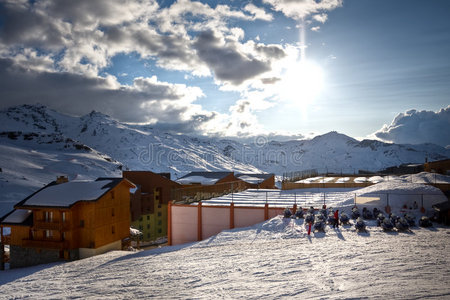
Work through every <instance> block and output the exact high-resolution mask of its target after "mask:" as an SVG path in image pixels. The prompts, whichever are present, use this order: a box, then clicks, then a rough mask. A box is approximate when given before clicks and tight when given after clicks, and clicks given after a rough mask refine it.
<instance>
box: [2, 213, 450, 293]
mask: <svg viewBox="0 0 450 300" xmlns="http://www.w3.org/2000/svg"><path fill="white" fill-rule="evenodd" d="M449 245H450V229H449V228H448V227H437V228H432V229H424V228H417V227H415V228H413V230H412V232H410V233H408V232H406V233H398V232H392V233H385V232H383V231H382V230H381V229H380V228H378V227H376V226H374V225H370V226H369V227H368V232H367V233H357V232H355V230H354V227H353V226H344V227H340V228H339V229H338V230H334V229H332V228H331V227H329V226H327V228H326V232H325V233H313V234H312V235H311V236H308V235H307V233H306V228H305V226H304V225H303V220H292V219H283V218H281V217H275V218H273V219H271V220H268V221H266V222H264V223H260V224H257V225H255V226H253V227H248V228H238V229H234V230H228V231H224V232H222V233H220V234H218V235H217V236H213V237H211V238H209V239H207V240H205V241H202V242H198V243H194V244H185V245H180V246H174V247H163V248H159V249H153V250H149V251H143V252H135V253H133V252H119V251H116V252H110V253H107V254H104V255H101V256H97V257H92V258H88V259H84V260H80V261H74V262H68V263H60V264H49V265H41V266H36V267H30V268H23V269H15V270H7V271H3V272H0V289H1V290H2V293H1V294H0V299H12V298H14V299H17V298H30V299H49V298H51V299H61V298H70V299H73V298H82V299H99V298H102V299H109V298H114V299H135V298H140V299H141V298H151V297H154V298H157V299H169V298H170V299H217V298H225V299H238V298H240V299H279V298H291V297H299V298H301V299H349V298H351V299H361V298H372V299H382V298H385V299H423V298H436V299H448V298H449V297H450V272H449V270H448V266H449V264H450V257H449V255H448V253H449V251H450V248H449Z"/></svg>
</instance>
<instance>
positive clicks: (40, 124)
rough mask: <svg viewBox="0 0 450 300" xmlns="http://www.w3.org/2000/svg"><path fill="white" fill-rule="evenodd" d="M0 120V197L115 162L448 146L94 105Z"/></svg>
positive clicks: (10, 112) (284, 162)
mask: <svg viewBox="0 0 450 300" xmlns="http://www.w3.org/2000/svg"><path fill="white" fill-rule="evenodd" d="M0 124H1V127H0V147H1V153H0V168H1V170H2V172H0V189H1V190H0V201H3V202H5V201H11V202H17V201H19V200H21V198H22V196H25V195H27V194H29V192H30V191H31V190H35V189H36V188H37V187H40V186H42V185H43V184H46V183H48V182H50V181H51V180H53V179H54V178H56V176H57V175H62V174H65V175H68V176H69V177H70V178H77V177H78V178H80V177H89V178H93V177H98V176H120V174H121V169H130V170H151V171H154V172H170V173H171V174H172V176H173V177H174V178H178V177H180V176H182V175H184V174H185V173H187V172H190V171H193V170H205V171H218V170H234V171H236V172H242V173H250V172H271V173H275V174H278V175H281V174H282V173H283V172H289V171H300V170H305V169H312V168H314V169H318V170H319V171H332V172H350V173H353V172H357V171H358V170H359V169H363V170H371V171H376V170H380V169H383V168H386V167H389V166H394V165H400V164H402V163H423V162H424V161H425V158H428V159H429V160H437V159H444V158H447V157H450V149H445V148H443V147H440V146H437V145H434V144H422V145H397V144H386V143H382V142H379V141H373V140H364V141H357V140H355V139H353V138H351V137H348V136H346V135H343V134H339V133H337V132H330V133H327V134H324V135H321V136H317V137H315V138H313V139H311V140H300V141H299V140H296V141H287V142H276V141H267V140H266V139H265V138H264V137H258V138H255V140H254V142H253V143H241V142H239V141H234V140H229V139H217V138H208V137H192V136H186V135H176V134H171V133H166V132H162V131H159V130H157V129H154V128H152V127H151V126H149V125H130V124H124V123H120V122H118V121H116V120H114V119H112V118H110V117H109V116H107V115H104V114H102V113H98V112H91V113H90V114H87V115H85V116H82V117H72V116H68V115H64V114H60V113H58V112H56V111H54V110H51V109H48V108H47V107H45V106H40V105H21V106H15V107H11V108H9V109H6V110H3V111H0Z"/></svg>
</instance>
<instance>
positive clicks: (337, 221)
mask: <svg viewBox="0 0 450 300" xmlns="http://www.w3.org/2000/svg"><path fill="white" fill-rule="evenodd" d="M333 228H339V209H336V211H335V212H334V224H333Z"/></svg>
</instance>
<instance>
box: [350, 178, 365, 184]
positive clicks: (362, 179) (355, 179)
mask: <svg viewBox="0 0 450 300" xmlns="http://www.w3.org/2000/svg"><path fill="white" fill-rule="evenodd" d="M353 182H356V183H362V182H367V178H366V177H356V178H354V179H353Z"/></svg>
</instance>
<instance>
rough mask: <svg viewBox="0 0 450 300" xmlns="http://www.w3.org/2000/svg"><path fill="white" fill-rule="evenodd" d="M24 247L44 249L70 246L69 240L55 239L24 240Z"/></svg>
mask: <svg viewBox="0 0 450 300" xmlns="http://www.w3.org/2000/svg"><path fill="white" fill-rule="evenodd" d="M23 246H24V247H30V248H43V249H67V248H68V247H69V242H68V241H55V240H30V239H24V240H23Z"/></svg>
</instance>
